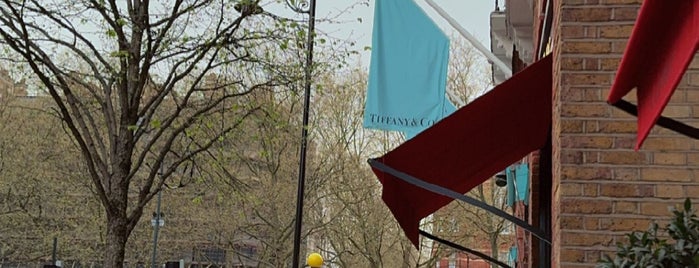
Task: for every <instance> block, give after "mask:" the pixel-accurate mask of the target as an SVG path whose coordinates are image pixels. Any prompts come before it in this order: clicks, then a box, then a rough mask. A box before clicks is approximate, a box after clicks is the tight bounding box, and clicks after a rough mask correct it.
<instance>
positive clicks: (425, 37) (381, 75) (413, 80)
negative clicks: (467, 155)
mask: <svg viewBox="0 0 699 268" xmlns="http://www.w3.org/2000/svg"><path fill="white" fill-rule="evenodd" d="M375 5H376V6H375V9H374V30H373V37H372V38H373V39H372V51H371V65H370V68H369V83H368V89H367V98H366V104H365V107H364V108H365V109H364V127H366V128H374V129H382V130H395V131H403V132H406V133H419V132H420V131H422V130H423V129H425V128H427V127H429V126H431V125H432V124H434V123H436V122H437V121H438V120H439V119H441V118H442V117H443V116H444V114H443V111H444V105H445V100H446V99H445V96H444V93H445V89H446V80H447V65H448V62H449V39H448V38H447V36H446V35H445V34H444V33H443V32H442V31H441V30H440V29H439V28H438V27H437V25H436V24H434V22H433V21H432V20H431V19H430V18H429V17H428V16H427V15H426V14H425V13H424V11H423V10H422V9H421V8H420V7H419V6H417V4H415V2H414V1H412V0H377V1H376V3H375Z"/></svg>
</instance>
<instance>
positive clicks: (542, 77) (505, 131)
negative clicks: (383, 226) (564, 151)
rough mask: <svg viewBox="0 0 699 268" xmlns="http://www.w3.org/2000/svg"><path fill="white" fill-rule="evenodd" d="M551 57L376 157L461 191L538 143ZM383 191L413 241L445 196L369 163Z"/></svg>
mask: <svg viewBox="0 0 699 268" xmlns="http://www.w3.org/2000/svg"><path fill="white" fill-rule="evenodd" d="M551 69H552V65H551V56H548V57H546V58H544V59H542V60H540V61H539V62H537V63H535V64H533V65H532V66H530V67H528V68H526V69H524V70H523V71H521V72H519V73H517V74H516V75H515V76H513V77H512V78H510V79H509V80H507V81H505V82H504V83H502V84H500V85H498V86H497V87H495V88H494V89H493V90H491V91H490V92H488V93H487V94H485V95H483V96H481V97H480V98H478V99H476V100H474V101H473V102H471V103H470V104H468V105H466V106H464V107H463V108H461V109H459V110H458V111H456V112H454V113H453V114H452V115H450V116H448V117H447V118H445V119H442V121H439V122H438V123H437V124H435V125H434V126H432V127H430V128H428V129H427V130H425V131H423V132H422V133H420V134H419V135H417V136H416V137H415V138H413V139H410V140H408V141H406V142H405V143H403V144H402V145H400V146H398V147H397V148H396V149H394V150H393V151H391V152H388V153H387V154H385V155H384V156H382V157H380V158H378V159H377V161H379V162H381V163H383V164H385V165H387V166H389V167H392V168H394V169H396V170H399V171H401V172H404V173H407V174H408V175H411V176H413V177H417V178H419V179H421V180H423V181H426V182H429V183H432V184H437V185H439V186H442V187H445V188H449V189H451V190H453V191H456V192H459V193H466V192H468V191H469V190H471V189H472V188H474V187H475V186H477V185H479V184H481V183H483V182H484V181H485V180H487V179H488V178H490V177H492V176H493V175H494V174H496V173H497V172H499V171H502V170H504V169H505V167H507V166H508V165H510V164H512V163H514V162H515V161H517V160H520V159H522V157H524V156H525V155H527V154H528V153H530V152H532V151H534V150H536V149H539V148H541V147H543V145H544V144H545V143H546V140H547V137H548V133H549V131H550V127H551V109H552V107H551V92H552V90H551V86H552V79H551ZM373 171H374V173H375V174H376V176H377V177H378V178H379V180H380V181H381V183H382V184H383V194H382V198H383V200H384V202H385V203H386V205H387V206H388V207H389V209H390V210H391V212H392V213H393V216H394V217H395V218H396V220H397V221H398V223H399V224H400V226H401V228H403V231H404V232H405V234H406V235H407V236H408V238H409V239H410V240H411V241H412V242H413V244H414V245H415V246H416V247H418V245H419V244H418V232H419V231H418V227H419V226H418V225H419V222H420V220H421V219H422V218H424V217H426V216H428V215H430V214H432V213H433V212H435V211H436V210H438V209H439V208H441V207H443V206H444V205H446V204H448V203H449V202H451V201H452V200H451V199H450V198H448V197H444V196H441V195H438V194H435V193H432V192H430V191H428V190H425V189H422V188H419V187H416V186H413V185H411V184H409V183H407V182H404V181H402V180H401V179H399V178H396V177H394V176H392V175H390V174H388V173H384V172H382V171H380V170H378V169H373Z"/></svg>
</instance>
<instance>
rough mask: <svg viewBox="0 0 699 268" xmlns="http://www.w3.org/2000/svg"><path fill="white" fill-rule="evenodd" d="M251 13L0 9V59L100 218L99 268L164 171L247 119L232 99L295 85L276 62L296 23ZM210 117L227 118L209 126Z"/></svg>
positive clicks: (194, 158) (289, 70)
mask: <svg viewBox="0 0 699 268" xmlns="http://www.w3.org/2000/svg"><path fill="white" fill-rule="evenodd" d="M258 5H261V3H260V2H259V1H257V0H250V1H248V0H245V1H223V0H195V1H183V0H176V1H165V2H157V3H153V2H151V1H142V0H133V1H126V2H123V1H115V0H108V1H104V0H85V1H54V2H46V1H38V0H29V1H13V0H3V1H0V40H2V42H3V44H4V45H5V46H6V48H8V50H7V53H8V54H9V55H6V56H5V58H9V59H12V60H14V61H19V62H20V65H14V66H16V68H20V67H21V68H26V69H25V70H27V71H28V72H29V73H31V75H32V77H34V78H36V79H37V80H38V81H40V88H35V89H33V90H34V91H38V92H45V93H46V94H48V95H49V96H50V97H51V99H52V100H53V102H54V104H55V107H56V111H57V115H58V116H59V117H60V118H61V119H62V121H63V125H64V127H65V129H67V131H68V132H69V133H70V135H71V136H72V139H73V142H74V144H75V146H76V147H77V148H79V152H80V154H81V157H82V159H83V162H84V163H83V167H84V168H85V170H86V171H87V173H86V174H87V178H88V179H89V180H90V182H91V184H92V185H91V189H92V190H93V191H94V194H95V196H96V197H97V198H98V200H99V202H100V204H101V206H102V207H103V209H104V216H105V217H104V220H105V224H106V225H105V236H104V244H103V245H104V246H105V248H104V253H103V256H102V258H103V266H104V267H122V265H123V260H124V255H125V246H126V244H127V240H128V239H129V236H130V234H131V233H132V231H133V230H134V228H135V227H136V225H137V223H138V222H139V220H140V219H141V216H142V215H143V213H144V207H145V206H146V205H147V204H148V203H149V202H150V201H151V200H152V199H153V197H154V196H155V195H157V193H158V191H160V190H161V189H162V188H163V186H164V185H166V184H167V182H168V181H169V179H171V178H172V177H176V176H174V175H173V174H176V173H177V172H178V170H181V168H182V167H183V166H185V165H189V166H190V167H194V166H196V165H198V164H199V161H201V160H200V159H201V157H205V156H206V155H207V154H205V153H206V152H208V151H209V150H210V148H212V146H213V145H214V144H217V142H218V141H219V139H220V137H222V136H225V135H226V134H227V133H229V132H231V131H232V130H234V129H236V128H237V127H238V126H239V125H240V124H241V122H242V121H243V120H244V119H245V118H247V117H249V116H250V115H251V114H253V113H254V112H255V111H256V110H258V108H257V107H248V106H243V105H241V104H242V103H241V100H239V98H238V97H240V96H243V95H246V94H249V93H251V92H253V91H255V90H266V89H270V88H274V87H275V86H279V85H287V84H289V83H292V82H294V81H295V80H297V79H298V77H299V74H298V68H296V67H297V66H298V64H297V63H295V62H294V61H279V60H278V59H279V58H278V56H279V55H284V54H285V53H287V54H292V56H293V52H291V50H292V48H293V47H290V46H288V45H287V44H288V43H289V40H292V41H294V40H296V38H298V37H297V36H298V35H297V34H296V33H297V32H299V30H298V28H299V26H298V24H294V23H290V21H288V20H285V19H283V18H281V17H279V16H274V15H272V14H270V13H268V12H265V11H263V10H261V9H258V8H255V7H256V6H258ZM236 8H237V9H238V10H240V11H241V12H242V13H239V12H237V11H236V10H235V9H236ZM292 58H293V57H292ZM221 113H226V114H227V116H229V118H236V120H232V122H233V123H232V124H228V125H224V126H223V127H221V128H218V127H216V128H214V127H212V123H211V122H213V120H211V118H213V117H217V115H219V114H221ZM160 167H162V169H163V172H162V173H160V172H159V169H160ZM171 183H173V182H171Z"/></svg>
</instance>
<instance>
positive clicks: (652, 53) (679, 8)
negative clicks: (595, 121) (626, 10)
mask: <svg viewBox="0 0 699 268" xmlns="http://www.w3.org/2000/svg"><path fill="white" fill-rule="evenodd" d="M697 48H699V0H681V1H663V0H646V1H644V2H643V5H642V6H641V11H640V12H639V14H638V19H637V20H636V25H635V26H634V29H633V32H632V33H631V37H630V39H629V43H628V45H627V47H626V51H625V52H624V56H623V58H622V59H621V64H620V65H619V70H618V71H617V74H616V78H615V79H614V84H613V85H612V89H611V91H610V92H609V97H608V99H607V101H608V102H609V103H611V104H614V103H616V102H618V101H619V100H621V98H622V97H623V96H624V95H626V94H627V93H629V91H631V89H633V88H634V87H635V88H637V89H636V95H637V97H638V98H637V99H638V134H637V137H636V150H638V149H639V148H640V147H641V145H642V144H643V141H644V140H645V139H646V137H648V133H649V132H650V130H651V128H652V127H653V125H655V123H656V121H657V120H658V117H659V116H660V114H661V113H662V111H663V109H664V108H665V106H666V105H667V103H668V101H669V100H670V97H671V96H672V93H673V92H674V90H675V88H676V87H677V84H678V83H679V82H680V80H681V79H682V75H683V74H684V72H685V71H686V70H687V66H688V65H689V63H690V62H691V61H692V57H693V56H694V54H695V53H696V52H697Z"/></svg>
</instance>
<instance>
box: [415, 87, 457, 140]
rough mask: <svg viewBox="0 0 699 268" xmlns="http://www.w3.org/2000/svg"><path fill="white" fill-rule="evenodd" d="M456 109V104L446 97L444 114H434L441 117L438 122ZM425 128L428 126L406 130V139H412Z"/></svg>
mask: <svg viewBox="0 0 699 268" xmlns="http://www.w3.org/2000/svg"><path fill="white" fill-rule="evenodd" d="M455 111H456V106H454V104H453V103H451V101H450V100H449V99H447V98H446V97H445V98H444V110H443V111H442V114H435V115H433V116H434V117H435V118H439V119H437V122H438V121H439V120H442V118H444V117H447V116H449V115H450V114H451V113H453V112H455ZM435 123H436V122H435ZM425 129H427V127H426V128H423V129H416V130H412V129H411V130H410V131H406V132H405V139H406V140H409V139H412V138H413V137H415V136H417V134H420V132H422V131H423V130H425Z"/></svg>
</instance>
